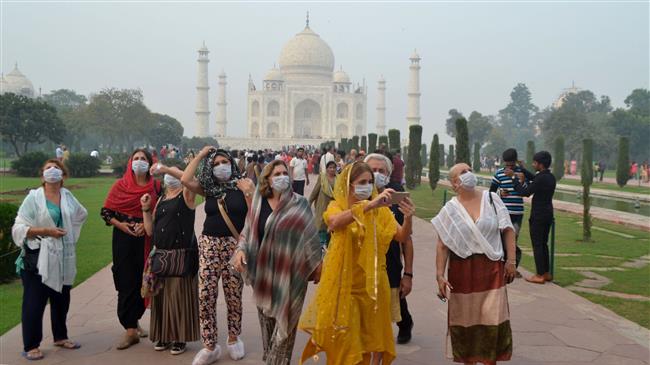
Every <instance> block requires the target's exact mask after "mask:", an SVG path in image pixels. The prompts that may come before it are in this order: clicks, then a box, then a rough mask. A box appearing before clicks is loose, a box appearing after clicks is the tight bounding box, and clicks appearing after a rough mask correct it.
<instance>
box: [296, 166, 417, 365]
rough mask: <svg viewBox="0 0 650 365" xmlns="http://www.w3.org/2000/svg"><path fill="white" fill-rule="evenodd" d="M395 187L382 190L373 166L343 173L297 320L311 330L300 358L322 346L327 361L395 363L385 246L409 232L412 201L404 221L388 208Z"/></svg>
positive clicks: (404, 206) (332, 364) (338, 364)
mask: <svg viewBox="0 0 650 365" xmlns="http://www.w3.org/2000/svg"><path fill="white" fill-rule="evenodd" d="M394 192H395V191H394V190H393V189H385V190H384V191H383V192H382V193H381V194H378V193H377V190H376V189H375V188H374V178H373V172H372V170H371V169H370V167H369V166H368V164H366V163H364V162H355V163H353V164H350V165H348V166H346V167H345V169H343V172H341V174H340V175H339V176H338V178H337V180H336V185H335V188H334V201H332V202H331V203H330V205H329V207H328V208H327V211H326V212H325V214H324V219H325V221H326V222H327V225H328V228H329V230H330V231H331V232H332V238H331V240H330V245H329V249H328V252H327V255H326V257H325V261H324V264H323V276H322V278H321V283H320V285H319V286H318V289H317V292H316V296H315V299H314V301H313V302H312V303H311V304H310V306H309V307H308V309H307V311H306V312H305V314H304V315H303V317H302V318H301V321H300V329H302V330H304V331H306V332H307V333H309V334H310V335H311V338H310V340H309V342H308V343H307V345H306V346H305V350H304V352H303V355H302V360H301V363H303V362H304V361H305V360H307V359H308V358H310V357H311V356H314V355H316V354H317V353H319V352H321V351H324V352H325V353H326V355H327V364H328V365H356V364H370V363H372V364H375V365H376V364H380V363H383V364H390V363H391V362H392V361H393V360H394V359H395V356H396V353H395V342H394V339H393V329H392V326H391V307H390V306H391V304H390V301H391V294H390V286H389V282H388V275H387V273H386V252H387V251H388V247H389V245H390V242H391V241H392V240H393V239H394V240H396V241H399V242H404V241H406V240H408V239H409V238H410V235H411V230H412V217H413V213H414V206H413V204H412V202H411V201H410V199H408V198H406V199H404V200H402V201H401V202H400V204H399V209H400V211H401V212H402V213H404V224H403V225H399V224H398V223H397V221H396V220H395V217H394V216H393V213H392V212H391V210H390V208H389V207H390V206H391V204H392V194H393V193H394Z"/></svg>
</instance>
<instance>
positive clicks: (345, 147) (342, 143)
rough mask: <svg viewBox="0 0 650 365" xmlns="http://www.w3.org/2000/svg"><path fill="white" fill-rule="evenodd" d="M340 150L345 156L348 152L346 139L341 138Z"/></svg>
mask: <svg viewBox="0 0 650 365" xmlns="http://www.w3.org/2000/svg"><path fill="white" fill-rule="evenodd" d="M341 150H342V151H343V152H345V153H346V154H347V153H348V152H350V150H349V146H348V139H347V138H341Z"/></svg>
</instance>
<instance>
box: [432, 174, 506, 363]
mask: <svg viewBox="0 0 650 365" xmlns="http://www.w3.org/2000/svg"><path fill="white" fill-rule="evenodd" d="M449 181H450V182H451V185H452V188H453V189H454V191H455V192H456V194H457V196H456V197H454V198H453V199H452V200H450V201H449V202H448V203H447V204H446V205H445V206H444V207H443V208H442V210H441V211H440V213H439V214H438V215H437V216H436V217H435V218H433V219H432V220H431V222H432V223H433V227H434V229H435V231H436V233H437V236H438V244H437V249H436V251H437V252H436V269H437V270H436V271H437V273H436V274H437V275H436V279H437V281H438V289H439V292H438V297H439V298H440V299H441V300H443V301H447V300H449V307H448V311H449V312H448V321H447V322H448V326H449V327H448V332H447V334H448V336H449V337H450V340H451V341H450V342H451V350H452V353H448V354H447V356H449V357H453V359H454V361H455V362H462V363H465V364H476V363H477V362H479V363H483V364H495V363H496V362H497V361H507V360H510V357H511V356H512V332H511V329H510V314H509V310H508V295H507V292H506V283H508V282H511V281H512V280H513V279H514V277H515V271H516V268H515V233H514V228H513V226H512V223H511V222H510V216H509V213H508V210H507V209H506V207H505V205H504V204H503V202H502V201H501V198H499V196H498V195H497V194H495V193H490V192H489V191H483V192H481V191H478V190H477V189H475V186H476V176H475V175H474V174H473V173H472V169H471V168H470V167H469V166H468V165H467V164H464V163H460V164H456V165H455V166H453V167H452V168H451V169H450V170H449ZM501 235H503V238H504V240H505V242H503V243H502V241H501ZM504 249H505V251H506V252H507V261H506V262H505V263H504V261H503V259H504ZM447 261H449V268H448V271H447V278H445V268H446V267H447Z"/></svg>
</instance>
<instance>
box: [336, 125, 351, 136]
mask: <svg viewBox="0 0 650 365" xmlns="http://www.w3.org/2000/svg"><path fill="white" fill-rule="evenodd" d="M336 138H348V126H347V125H345V124H339V125H337V126H336Z"/></svg>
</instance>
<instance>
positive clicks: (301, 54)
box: [196, 16, 420, 148]
mask: <svg viewBox="0 0 650 365" xmlns="http://www.w3.org/2000/svg"><path fill="white" fill-rule="evenodd" d="M198 53H199V57H198V60H197V61H198V83H197V87H196V89H197V104H196V121H197V127H198V132H197V134H198V135H199V136H200V137H206V136H210V135H212V136H214V137H215V138H217V140H218V141H219V143H220V144H221V145H223V146H228V147H233V148H235V147H236V148H257V147H259V146H265V147H273V148H277V147H281V146H285V145H295V144H302V145H319V144H320V143H321V142H324V141H327V140H333V139H340V138H342V137H346V138H350V137H352V136H354V135H359V136H361V135H366V134H367V133H369V132H376V133H378V134H379V135H383V134H386V122H385V111H386V106H385V90H386V81H385V80H384V79H383V77H380V78H379V79H378V88H377V92H378V98H377V100H378V102H377V107H376V110H377V122H376V125H375V128H372V130H369V128H368V125H367V124H368V123H367V122H368V121H367V108H368V105H367V95H368V94H367V92H368V88H367V86H366V82H365V80H362V81H361V82H357V83H353V82H352V81H351V78H350V76H348V74H347V73H346V72H345V71H344V70H343V68H342V67H341V66H340V65H339V67H338V69H336V70H335V66H336V64H335V57H334V52H332V48H331V47H330V46H329V45H328V44H327V42H325V41H324V40H323V39H322V38H321V37H320V36H319V35H318V34H317V33H316V32H315V31H314V30H312V28H311V27H310V25H309V16H307V21H306V24H305V28H304V29H303V30H302V31H301V32H299V33H298V34H296V35H295V36H294V37H293V38H291V39H290V40H289V41H288V42H286V43H285V45H284V47H283V48H282V50H281V52H280V56H279V58H278V62H277V67H276V66H274V67H273V68H272V69H270V70H269V71H268V72H267V73H266V75H265V76H264V78H263V79H262V80H261V83H259V84H257V83H256V82H255V80H253V79H252V77H251V76H250V75H249V78H248V95H247V104H246V105H247V113H246V115H247V118H246V119H247V120H246V126H247V133H246V137H245V138H237V137H231V136H229V135H228V133H227V113H226V107H227V102H226V85H227V81H226V74H225V73H224V72H223V71H222V72H221V73H220V74H219V76H218V77H219V82H218V90H217V103H216V118H215V122H214V125H215V126H216V130H215V131H214V132H213V133H210V130H209V125H210V122H209V119H210V118H209V116H210V111H209V97H208V92H209V86H208V63H209V57H208V54H209V51H208V49H207V47H206V46H205V44H204V45H203V46H202V47H201V48H200V49H199V50H198ZM419 61H420V57H419V56H418V55H417V53H414V54H413V55H412V56H411V77H410V87H409V96H408V97H409V112H408V116H407V120H408V123H409V125H410V124H412V123H419V121H420V117H419V113H420V107H419V98H420V92H419V69H420V66H419ZM411 99H413V100H411Z"/></svg>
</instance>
